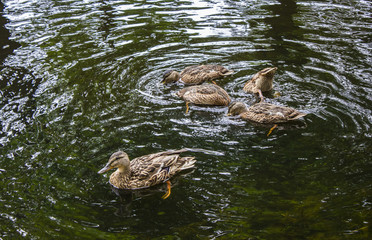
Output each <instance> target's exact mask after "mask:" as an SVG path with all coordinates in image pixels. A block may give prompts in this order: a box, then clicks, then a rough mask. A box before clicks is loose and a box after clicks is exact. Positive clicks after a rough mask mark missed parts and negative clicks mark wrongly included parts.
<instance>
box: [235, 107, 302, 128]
mask: <svg viewBox="0 0 372 240" xmlns="http://www.w3.org/2000/svg"><path fill="white" fill-rule="evenodd" d="M241 115H242V118H244V119H247V120H250V121H254V122H258V123H264V124H266V123H267V124H268V123H284V122H288V121H292V120H295V119H298V118H300V117H303V116H305V115H306V114H305V113H302V112H299V111H297V110H296V109H293V108H290V107H283V106H278V105H275V104H270V103H257V104H254V105H252V106H251V107H249V108H248V111H247V112H245V113H242V114H241Z"/></svg>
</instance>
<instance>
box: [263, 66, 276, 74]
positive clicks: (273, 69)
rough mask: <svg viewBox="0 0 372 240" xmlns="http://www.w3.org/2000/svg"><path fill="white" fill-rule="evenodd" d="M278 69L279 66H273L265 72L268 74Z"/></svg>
mask: <svg viewBox="0 0 372 240" xmlns="http://www.w3.org/2000/svg"><path fill="white" fill-rule="evenodd" d="M276 70H278V68H277V67H272V68H269V69H267V71H266V72H265V73H264V75H266V74H268V73H273V74H274V73H275V72H276Z"/></svg>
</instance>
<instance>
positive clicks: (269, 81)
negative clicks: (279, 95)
mask: <svg viewBox="0 0 372 240" xmlns="http://www.w3.org/2000/svg"><path fill="white" fill-rule="evenodd" d="M277 69H278V68H276V67H272V68H265V69H263V70H261V71H259V72H258V73H256V74H255V75H254V76H253V77H252V79H251V80H249V81H248V82H246V83H245V84H244V87H243V90H244V91H245V92H249V93H259V94H260V97H261V100H263V96H262V92H266V91H270V90H271V89H273V80H274V74H275V72H276V70H277Z"/></svg>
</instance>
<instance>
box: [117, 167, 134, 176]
mask: <svg viewBox="0 0 372 240" xmlns="http://www.w3.org/2000/svg"><path fill="white" fill-rule="evenodd" d="M117 171H118V172H119V173H120V174H122V175H126V176H130V175H131V173H132V172H131V170H130V167H129V166H122V167H119V168H118V170H117Z"/></svg>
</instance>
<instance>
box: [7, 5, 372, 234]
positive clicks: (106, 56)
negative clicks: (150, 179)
mask: <svg viewBox="0 0 372 240" xmlns="http://www.w3.org/2000/svg"><path fill="white" fill-rule="evenodd" d="M201 2H203V3H204V4H207V5H203V7H200V6H195V5H193V4H192V3H190V2H185V1H175V2H172V5H171V6H169V4H170V2H165V1H153V2H151V3H150V2H143V3H138V2H135V1H127V2H126V3H119V2H114V3H108V2H104V1H98V2H95V3H96V4H91V5H90V4H88V3H80V2H76V3H75V2H72V3H71V4H72V5H71V6H70V5H69V4H67V3H55V2H50V6H49V7H50V9H49V11H46V9H47V8H48V6H46V5H45V6H36V5H35V6H33V4H36V3H33V4H31V6H30V7H29V9H28V10H29V11H31V12H33V11H35V12H37V9H39V7H43V10H44V11H41V13H42V14H41V15H40V16H35V17H34V18H33V19H32V21H31V23H30V25H27V24H22V22H17V20H16V19H13V20H12V21H11V22H10V27H9V28H10V30H11V32H12V34H15V32H17V33H19V36H18V37H17V36H15V37H14V38H15V39H16V40H17V41H20V42H22V43H23V46H22V47H21V48H20V49H18V52H15V53H14V55H13V56H9V58H10V59H12V60H9V61H8V62H7V63H5V64H4V68H3V69H2V76H3V78H4V79H5V81H4V82H2V85H1V94H2V100H1V105H0V106H1V109H2V110H4V111H2V113H3V114H4V116H5V117H3V118H4V122H5V121H7V123H9V127H4V126H5V125H3V130H2V132H1V137H2V139H6V140H4V142H3V145H4V146H3V147H2V148H1V149H0V156H1V160H0V161H1V169H2V171H1V172H0V174H1V177H2V182H1V183H0V184H1V187H2V189H3V191H2V194H1V201H0V204H1V209H2V210H1V218H0V223H1V224H0V225H1V234H2V235H1V237H3V238H18V237H20V236H25V237H26V238H31V239H32V238H35V239H37V238H39V239H45V238H53V239H59V238H76V239H92V238H95V239H116V238H125V239H142V238H144V239H148V238H154V239H174V238H181V239H198V238H200V239H212V238H221V239H249V238H251V239H274V238H276V239H305V238H306V239H325V238H326V239H368V238H370V237H371V233H370V231H371V230H370V229H371V227H370V225H371V216H370V214H369V213H370V212H371V196H372V193H371V189H372V188H371V174H370V169H371V162H370V159H371V157H372V156H371V152H372V146H371V141H370V135H368V130H370V121H368V119H369V118H368V116H367V117H365V116H364V115H368V114H369V113H370V112H371V109H370V106H371V105H369V104H368V103H370V102H371V101H370V99H369V98H368V95H367V94H368V90H370V89H371V88H370V84H368V83H365V82H363V79H364V78H361V77H360V75H359V74H357V73H359V72H358V71H357V70H358V69H355V68H359V69H363V68H369V67H370V66H369V65H368V61H361V60H360V59H363V58H364V57H366V56H365V55H363V54H362V53H361V52H359V54H360V59H359V58H357V57H354V55H353V53H345V50H344V49H345V48H349V47H354V46H353V44H352V43H353V40H354V39H353V37H354V34H350V37H349V38H346V41H344V42H342V41H340V40H339V41H336V43H335V45H332V46H330V44H329V41H330V40H329V41H328V40H324V38H330V37H331V36H332V35H334V34H330V33H329V32H323V33H322V32H319V31H318V29H312V28H311V27H309V26H308V25H307V24H308V21H310V22H311V21H315V22H316V21H318V20H317V18H315V19H312V17H313V15H314V14H315V12H316V11H314V9H310V7H309V6H308V5H306V4H304V3H301V4H297V5H296V4H295V2H294V1H279V2H280V3H281V5H279V4H277V3H276V2H273V4H271V5H267V3H257V4H258V5H257V6H256V5H254V4H252V3H243V2H241V1H240V2H236V1H227V2H226V3H225V4H226V6H225V5H223V7H220V9H218V8H217V9H214V10H213V11H217V12H218V11H220V12H218V13H219V14H213V15H212V16H209V15H208V13H207V12H203V10H205V9H206V10H210V11H211V9H212V8H213V7H214V6H215V5H213V4H212V3H210V2H209V1H201ZM219 3H221V2H219ZM79 4H81V5H79ZM125 4H133V6H132V5H131V6H127V5H125ZM208 4H210V5H208ZM239 4H242V5H239ZM244 4H245V5H244ZM293 4H294V5H293ZM287 5H288V6H290V7H286V6H287ZM314 6H316V4H315V3H314ZM8 8H9V9H10V10H9V11H11V10H14V12H10V13H9V15H11V16H13V15H17V14H16V12H17V11H16V10H17V5H15V6H8ZM18 8H19V9H18V11H22V9H23V7H21V6H18ZM320 8H321V7H320ZM330 8H331V10H330V12H331V13H333V14H335V15H336V16H337V17H338V18H340V19H341V20H340V21H344V22H345V23H346V22H348V21H347V19H345V18H344V17H343V15H342V13H340V12H339V11H338V10H336V9H337V7H335V6H333V7H330ZM359 8H360V7H359ZM57 9H58V10H59V11H60V12H58V11H57ZM332 9H333V10H332ZM360 9H361V10H362V9H363V8H360ZM369 9H370V6H369ZM318 10H319V9H318ZM361 10H360V11H361ZM54 11H56V12H54ZM174 12H176V13H177V14H174ZM319 12H321V11H319ZM367 12H368V11H367ZM203 14H204V15H203ZM195 16H204V17H200V19H201V20H199V21H196V20H195V19H194V17H195ZM332 16H333V15H331V16H330V18H331V17H332ZM230 17H231V19H230ZM306 18H310V20H307V19H306ZM226 19H227V20H226ZM362 20H363V19H362ZM366 21H367V20H366ZM13 24H14V25H15V26H14V25H13ZM317 24H329V26H328V27H329V28H332V29H333V28H334V27H335V26H334V23H333V22H328V23H324V22H319V23H318V22H316V24H313V25H317ZM359 24H360V26H361V27H360V29H362V30H363V27H362V24H361V23H359ZM29 26H32V27H33V31H30V29H29ZM326 26H327V25H326ZM17 27H19V29H18V28H17ZM46 28H48V29H49V31H46ZM190 30H192V31H191V32H190ZM333 30H334V31H336V33H335V34H336V35H337V34H339V35H340V36H343V33H342V32H337V29H333ZM366 30H370V27H369V28H368V27H366ZM350 31H351V32H352V33H354V31H353V29H352V30H350ZM358 31H359V30H358ZM49 34H51V36H49ZM321 34H323V35H321ZM358 34H361V35H366V33H363V31H362V32H361V33H360V32H358ZM314 35H315V36H314ZM318 35H319V36H318ZM43 37H47V38H45V39H44V38H43ZM331 40H333V39H331ZM35 48H37V49H38V50H35ZM319 49H320V50H319ZM38 51H42V52H44V53H45V55H43V54H40V55H39V54H36V53H37V52H38ZM339 55H346V58H345V59H346V60H345V59H342V58H339V59H334V56H339ZM367 57H368V56H367ZM350 59H351V60H350ZM353 59H356V60H354V61H352V60H353ZM350 61H351V65H355V66H357V67H355V68H352V69H351V70H350V71H348V68H347V66H348V64H350ZM195 63H221V64H224V65H227V66H231V67H232V68H234V70H235V71H236V74H235V75H234V76H233V77H230V78H225V79H223V80H221V81H220V82H219V83H220V84H221V85H222V86H223V87H225V88H226V89H227V90H228V91H229V92H230V93H231V94H232V96H233V98H237V99H243V100H244V101H246V102H252V101H254V97H253V96H246V95H242V93H241V92H239V91H241V86H242V84H243V83H244V82H245V81H246V80H247V79H248V78H249V77H248V76H251V75H252V74H253V73H254V72H255V71H258V70H260V69H261V68H262V66H263V65H265V66H266V65H276V66H278V67H279V73H278V76H277V77H276V82H275V84H276V85H275V88H276V89H275V90H277V91H279V92H280V93H281V97H279V98H278V100H275V101H278V102H279V103H282V104H287V105H290V106H293V107H296V108H300V109H304V110H306V111H309V116H308V117H307V118H306V119H305V120H304V122H305V123H306V127H304V128H298V129H296V128H295V129H289V130H278V131H276V132H275V133H274V134H273V135H272V136H271V137H270V138H267V137H266V132H267V129H265V128H260V127H254V126H252V125H250V124H248V123H244V122H242V121H240V120H239V119H234V118H228V117H226V116H225V113H226V109H223V108H200V107H199V108H198V107H194V108H192V111H191V113H190V115H185V114H184V113H183V110H184V105H183V102H182V101H179V100H178V99H177V98H176V97H175V96H174V95H172V93H173V92H174V91H176V90H178V89H179V88H180V86H177V85H173V86H169V87H168V86H167V87H165V86H161V85H159V84H158V83H159V81H160V76H161V74H162V73H163V72H164V70H166V69H168V68H175V69H178V70H180V69H182V68H183V67H185V66H187V65H191V64H195ZM6 64H8V65H9V66H8V65H6ZM14 65H16V66H22V67H19V68H15V67H14ZM10 66H12V67H13V68H12V67H10ZM345 66H346V67H345ZM343 67H345V68H346V70H345V69H342V68H343ZM361 71H362V72H363V73H364V74H365V75H367V78H370V76H371V75H370V72H368V71H367V70H361ZM355 72H356V73H355ZM4 76H5V77H4ZM4 79H2V80H4ZM362 87H364V88H366V89H367V90H364V91H359V90H360V89H361V88H362ZM350 89H351V90H350ZM353 89H357V90H356V91H357V92H356V91H354V90H353ZM357 93H360V94H357ZM349 96H352V98H350V97H349ZM269 100H270V101H271V100H272V101H274V100H273V99H271V98H270V97H269ZM5 110H6V111H5ZM10 113H11V114H10ZM8 114H9V115H8ZM12 114H13V115H14V116H15V118H14V119H12V118H10V117H7V116H10V115H12ZM13 115H12V116H13ZM182 147H190V148H202V149H208V150H212V151H215V152H214V153H213V152H212V153H211V152H209V153H201V152H193V153H192V154H193V155H195V156H196V157H197V159H198V163H197V168H196V169H195V171H194V172H192V173H190V174H189V175H186V176H182V177H180V178H178V179H177V181H176V182H175V183H174V187H173V189H172V195H171V197H170V198H169V199H167V200H165V201H164V200H162V199H161V198H160V197H161V195H162V194H163V192H162V191H161V190H158V189H152V190H153V191H151V192H150V193H149V192H145V193H142V194H141V193H135V194H133V195H128V196H121V197H119V196H117V195H115V193H113V192H112V191H111V189H110V186H109V184H108V182H107V179H108V175H104V176H99V175H98V174H97V171H98V170H99V169H100V168H101V167H102V166H103V165H104V164H105V162H106V161H107V158H108V156H109V155H110V154H111V153H112V152H114V151H116V150H118V149H123V150H125V151H126V152H128V154H129V156H130V157H131V158H134V157H137V156H141V155H144V154H148V153H151V152H156V151H162V150H165V149H177V148H182Z"/></svg>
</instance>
